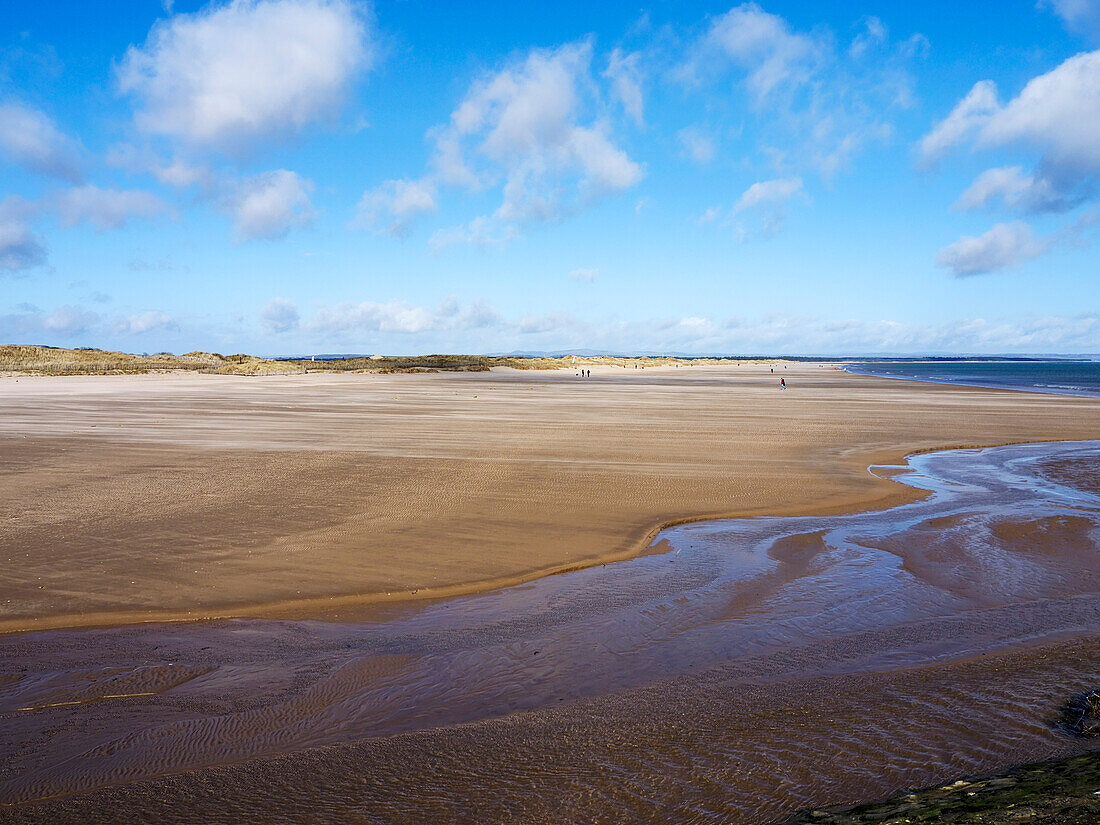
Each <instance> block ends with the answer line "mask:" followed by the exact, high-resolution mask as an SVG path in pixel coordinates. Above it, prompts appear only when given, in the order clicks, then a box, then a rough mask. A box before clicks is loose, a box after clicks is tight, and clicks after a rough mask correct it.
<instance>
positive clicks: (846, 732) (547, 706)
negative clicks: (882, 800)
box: [0, 442, 1100, 823]
mask: <svg viewBox="0 0 1100 825" xmlns="http://www.w3.org/2000/svg"><path fill="white" fill-rule="evenodd" d="M879 472H880V474H883V475H885V474H893V475H894V476H895V477H897V478H900V479H901V480H902V481H904V482H905V483H906V484H907V485H911V486H912V487H915V488H918V489H923V490H927V491H930V492H931V496H930V497H929V498H927V499H926V500H923V501H919V502H915V503H911V504H908V505H905V506H901V507H896V508H893V509H890V510H887V511H882V512H871V513H863V514H855V515H849V516H829V517H822V516H817V517H765V518H754V519H740V520H732V521H718V522H702V523H697V524H689V525H684V526H680V527H674V528H670V529H668V530H666V531H665V532H664V533H663V534H662V535H661V536H660V540H659V542H658V543H657V544H656V545H655V549H656V550H659V551H663V552H654V553H652V554H648V555H643V556H641V557H639V558H636V559H633V560H630V561H624V562H620V563H616V564H611V565H607V566H606V567H596V568H590V569H586V570H581V571H577V572H574V573H569V574H566V575H562V576H557V577H552V578H546V579H540V580H538V581H535V582H531V583H528V584H525V585H520V586H516V587H509V588H505V589H500V590H497V591H493V592H489V593H483V594H477V595H470V596H465V597H460V598H456V599H450V600H445V601H440V602H437V603H434V604H428V605H422V606H420V607H415V606H412V607H407V608H404V609H402V610H397V611H395V612H394V613H393V614H392V615H389V616H387V617H379V618H378V620H377V621H374V622H370V623H362V624H348V623H344V624H332V623H323V622H294V621H272V620H261V619H247V620H232V621H223V622H213V623H198V624H184V625H149V626H139V627H122V628H113V629H103V630H85V631H78V630H70V631H53V632H46V633H25V634H15V635H9V636H6V637H2V638H0V656H2V657H3V660H4V661H5V663H6V670H5V675H6V679H5V680H4V681H3V682H0V714H2V716H0V718H2V719H3V723H4V724H3V725H2V726H0V752H2V753H4V754H5V755H6V756H7V758H6V759H5V760H4V764H3V768H2V769H0V800H2V801H3V802H5V803H7V804H8V805H9V807H7V808H0V818H4V819H10V820H11V821H16V822H20V821H28V822H31V821H49V822H66V821H71V822H89V821H138V820H141V821H157V822H238V821H242V820H248V821H255V822H302V823H305V822H314V821H341V822H409V823H413V822H425V821H463V822H485V821H501V822H577V821H623V820H628V821H638V820H645V819H650V820H652V819H661V820H668V821H677V822H712V821H713V822H760V823H762V822H769V821H774V820H776V819H779V818H782V817H783V816H785V815H786V814H788V813H790V812H791V811H793V810H795V809H797V808H800V807H805V806H809V805H815V806H826V805H840V804H845V803H851V802H856V801H860V800H863V799H867V798H873V797H878V796H884V795H887V794H889V793H891V792H892V791H894V790H897V789H899V788H902V787H910V786H919V785H923V784H928V783H932V782H936V781H940V780H943V779H947V778H950V777H954V776H957V775H959V774H965V773H971V772H984V771H990V770H997V769H999V768H1003V767H1005V766H1007V765H1009V764H1012V763H1017V762H1023V761H1030V760H1034V759H1038V758H1044V757H1049V756H1056V755H1061V754H1065V753H1070V752H1073V751H1074V750H1077V749H1080V748H1082V747H1085V746H1086V744H1087V743H1082V742H1080V741H1077V740H1073V739H1070V738H1068V737H1067V736H1066V734H1065V733H1063V732H1062V731H1060V730H1059V729H1057V728H1056V727H1055V726H1054V725H1053V724H1052V723H1053V721H1054V719H1055V717H1056V716H1057V711H1058V708H1059V706H1060V704H1061V703H1062V702H1063V701H1064V700H1065V699H1066V698H1067V697H1068V696H1070V695H1071V694H1073V693H1076V692H1079V691H1082V690H1086V689H1091V688H1095V687H1096V686H1097V685H1098V684H1100V645H1098V644H1097V642H1098V641H1100V631H1098V630H1097V628H1100V553H1098V550H1097V543H1096V536H1097V534H1098V533H1100V497H1098V495H1097V492H1096V489H1097V487H1096V480H1097V479H1098V478H1100V444H1097V443H1095V442H1092V443H1079V444H1061V445H1021V446H1016V447H1004V448H997V449H992V450H984V451H973V450H967V451H954V452H947V453H933V454H925V455H920V456H916V457H914V458H913V459H912V460H911V462H910V466H909V469H907V470H904V471H903V472H901V474H900V475H898V474H897V473H896V472H895V473H888V468H883V469H882V470H880V471H879ZM517 711H524V712H522V713H517ZM181 771H189V772H187V773H180V772H181ZM104 812H109V815H107V816H103V813H104ZM97 816H98V817H100V819H99V820H97Z"/></svg>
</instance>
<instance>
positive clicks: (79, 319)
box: [42, 306, 99, 336]
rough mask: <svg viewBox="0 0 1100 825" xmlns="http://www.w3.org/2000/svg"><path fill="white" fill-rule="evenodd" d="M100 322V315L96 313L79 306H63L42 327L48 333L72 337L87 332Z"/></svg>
mask: <svg viewBox="0 0 1100 825" xmlns="http://www.w3.org/2000/svg"><path fill="white" fill-rule="evenodd" d="M98 322H99V315H98V314H96V313H95V312H91V311H89V310H86V309H83V308H81V307H77V306H63V307H61V308H60V309H58V310H56V311H55V312H53V313H52V314H51V315H49V316H48V317H47V318H46V319H45V320H44V321H43V323H42V326H43V328H44V329H45V330H46V331H48V332H56V333H58V334H60V335H64V336H70V335H79V334H80V333H82V332H87V331H88V330H89V329H91V328H92V327H93V326H95V324H97V323H98Z"/></svg>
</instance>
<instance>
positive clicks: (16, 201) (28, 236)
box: [0, 196, 46, 273]
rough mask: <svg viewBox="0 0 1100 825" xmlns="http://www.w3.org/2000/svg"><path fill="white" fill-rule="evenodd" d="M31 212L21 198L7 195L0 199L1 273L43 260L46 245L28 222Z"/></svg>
mask: <svg viewBox="0 0 1100 825" xmlns="http://www.w3.org/2000/svg"><path fill="white" fill-rule="evenodd" d="M33 211H34V208H33V207H32V206H31V205H30V204H28V203H27V202H26V201H24V200H23V199H22V198H18V197H15V196H10V197H7V198H5V199H4V200H2V201H0V273H3V272H19V271H21V270H24V269H30V268H32V267H35V266H41V265H42V264H44V263H46V246H45V244H44V243H43V241H42V239H41V238H39V237H38V236H37V235H35V234H34V233H33V232H31V229H30V226H29V225H28V224H27V219H28V218H29V217H30V214H31V213H32V212H33Z"/></svg>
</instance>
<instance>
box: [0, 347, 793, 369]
mask: <svg viewBox="0 0 1100 825" xmlns="http://www.w3.org/2000/svg"><path fill="white" fill-rule="evenodd" d="M763 360H768V361H769V362H773V361H774V359H731V358H690V359H689V358H673V357H663V356H641V357H637V358H630V357H620V356H610V355H597V356H572V355H567V356H562V357H558V358H549V357H534V358H525V357H521V356H487V355H441V354H435V355H412V356H383V355H372V356H369V357H356V358H333V359H325V360H317V361H314V360H310V359H282V358H278V359H276V358H262V357H259V356H256V355H248V354H245V353H237V354H235V355H222V354H220V353H216V352H204V351H201V350H196V351H194V352H188V353H184V354H183V355H174V354H173V353H170V352H158V353H155V354H152V355H149V354H145V353H143V354H141V355H137V354H134V353H128V352H113V351H110V350H101V349H91V348H81V349H64V348H62V347H45V346H28V345H17V344H8V345H0V372H2V373H18V374H40V375H126V374H132V375H137V374H147V373H158V372H198V373H211V374H217V375H286V374H293V373H302V372H344V373H348V372H356V373H416V372H486V371H488V370H490V369H492V368H494V367H509V368H511V369H520V370H558V369H579V368H581V367H594V366H601V367H622V368H624V369H630V368H634V367H638V368H643V369H644V368H646V367H662V366H664V367H667V366H676V365H680V366H694V365H702V364H709V365H714V364H726V365H729V364H745V363H760V362H762V361H763Z"/></svg>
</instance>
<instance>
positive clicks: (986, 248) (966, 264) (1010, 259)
mask: <svg viewBox="0 0 1100 825" xmlns="http://www.w3.org/2000/svg"><path fill="white" fill-rule="evenodd" d="M1050 245H1051V239H1050V238H1036V237H1035V234H1034V233H1033V232H1032V231H1031V227H1030V226H1028V225H1027V224H1026V223H1024V222H1023V221H1014V222H1012V223H999V224H997V225H996V226H994V227H993V228H992V229H990V230H989V231H988V232H986V233H985V234H982V235H978V236H977V237H973V236H964V237H962V238H960V239H959V240H957V241H955V243H953V244H951V245H949V246H945V247H944V248H943V249H941V250H940V252H939V254H938V255H937V256H936V263H937V264H938V265H939V266H942V267H947V268H949V269H951V270H952V271H953V272H954V273H955V275H956V276H958V277H960V278H964V277H967V276H969V275H981V274H983V273H986V272H993V271H994V270H997V269H1003V268H1004V267H1008V266H1013V265H1015V264H1018V263H1021V262H1023V261H1027V260H1030V259H1032V258H1036V257H1038V256H1039V255H1041V254H1043V253H1044V252H1045V251H1046V250H1047V249H1048V248H1050Z"/></svg>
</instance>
